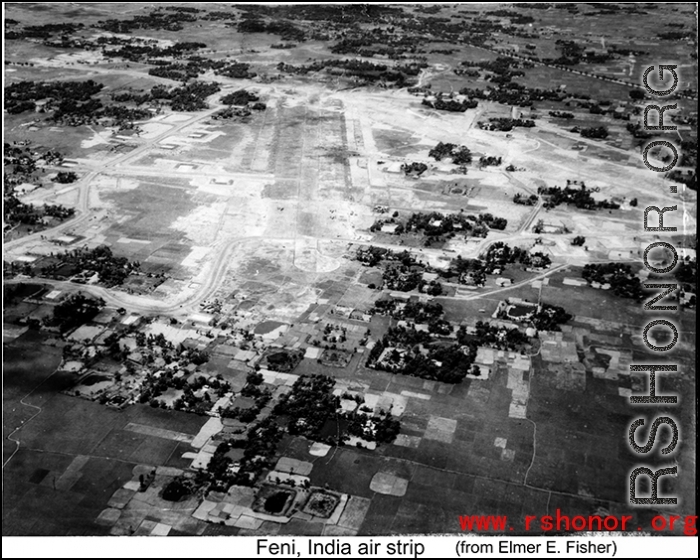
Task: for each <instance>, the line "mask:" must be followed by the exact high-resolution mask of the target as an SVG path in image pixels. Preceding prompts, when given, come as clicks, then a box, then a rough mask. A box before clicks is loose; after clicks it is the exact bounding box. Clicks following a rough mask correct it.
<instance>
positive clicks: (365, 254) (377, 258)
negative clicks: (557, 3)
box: [355, 245, 416, 266]
mask: <svg viewBox="0 0 700 560" xmlns="http://www.w3.org/2000/svg"><path fill="white" fill-rule="evenodd" d="M355 259H356V260H358V261H360V262H361V263H363V264H365V265H367V266H377V265H378V264H379V263H380V262H382V261H383V260H387V261H399V262H401V263H402V264H403V265H404V266H411V265H413V264H415V263H416V260H415V258H414V257H413V255H411V253H409V252H408V251H401V252H399V253H395V252H394V251H392V250H391V249H386V248H384V247H375V246H374V245H370V246H369V247H359V248H358V249H357V251H356V252H355Z"/></svg>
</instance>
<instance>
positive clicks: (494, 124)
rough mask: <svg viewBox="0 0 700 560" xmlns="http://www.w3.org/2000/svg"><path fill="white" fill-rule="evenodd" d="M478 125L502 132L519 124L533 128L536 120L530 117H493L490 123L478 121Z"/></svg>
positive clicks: (485, 128)
mask: <svg viewBox="0 0 700 560" xmlns="http://www.w3.org/2000/svg"><path fill="white" fill-rule="evenodd" d="M476 125H477V126H478V127H479V128H481V129H482V130H498V131H500V132H510V131H511V130H513V128H515V127H517V126H521V127H525V128H532V127H533V126H535V121H533V120H530V119H511V118H508V117H492V118H490V119H489V122H488V123H484V122H482V121H478V122H477V123H476Z"/></svg>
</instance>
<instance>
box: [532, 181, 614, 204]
mask: <svg viewBox="0 0 700 560" xmlns="http://www.w3.org/2000/svg"><path fill="white" fill-rule="evenodd" d="M537 192H538V194H540V195H541V196H542V197H544V198H545V199H546V202H545V203H544V208H556V207H557V206H559V205H560V204H573V205H574V206H576V208H581V209H583V210H596V209H600V208H604V209H607V210H617V209H618V208H620V205H619V204H617V203H616V202H612V201H610V200H607V199H605V200H595V199H594V198H593V196H592V195H591V192H592V191H591V190H589V189H587V188H586V185H585V183H581V185H580V186H579V188H575V187H572V186H571V185H570V181H567V185H566V187H564V188H563V189H562V188H561V187H540V188H539V189H537Z"/></svg>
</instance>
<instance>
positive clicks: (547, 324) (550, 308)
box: [530, 303, 574, 331]
mask: <svg viewBox="0 0 700 560" xmlns="http://www.w3.org/2000/svg"><path fill="white" fill-rule="evenodd" d="M573 318H574V316H573V315H571V314H570V313H567V312H566V310H565V309H564V308H563V307H560V306H558V305H550V304H548V303H543V304H541V305H540V306H539V308H538V310H537V311H536V312H535V314H534V315H533V316H532V319H530V321H531V322H532V324H533V325H534V327H535V328H536V329H537V330H538V331H560V330H561V328H560V327H559V325H562V324H564V323H567V322H569V321H570V320H571V319H573Z"/></svg>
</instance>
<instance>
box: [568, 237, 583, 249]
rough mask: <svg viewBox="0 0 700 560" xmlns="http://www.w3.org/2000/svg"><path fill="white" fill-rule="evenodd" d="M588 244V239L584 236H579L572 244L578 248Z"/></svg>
mask: <svg viewBox="0 0 700 560" xmlns="http://www.w3.org/2000/svg"><path fill="white" fill-rule="evenodd" d="M585 242H586V238H585V237H584V236H583V235H577V236H576V237H574V238H573V239H572V240H571V244H572V245H574V246H576V247H581V246H582V245H583V244H584V243H585Z"/></svg>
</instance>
